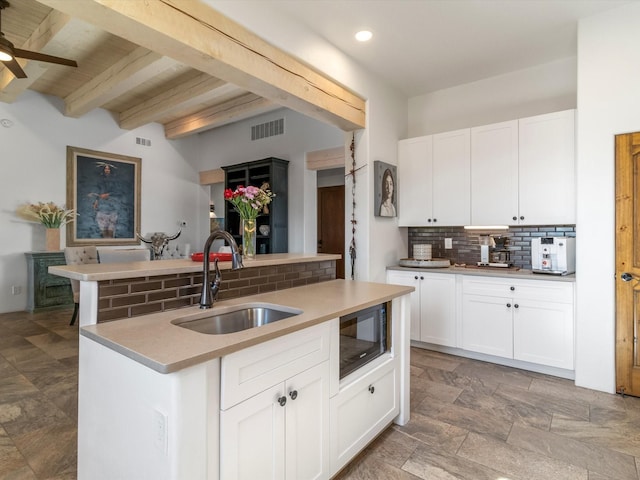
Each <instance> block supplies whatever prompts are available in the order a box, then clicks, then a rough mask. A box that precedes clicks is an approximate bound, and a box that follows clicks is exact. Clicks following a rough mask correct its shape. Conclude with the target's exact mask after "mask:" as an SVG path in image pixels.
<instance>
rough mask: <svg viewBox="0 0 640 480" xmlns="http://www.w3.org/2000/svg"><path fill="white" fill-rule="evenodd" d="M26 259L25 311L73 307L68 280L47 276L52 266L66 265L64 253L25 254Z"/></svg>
mask: <svg viewBox="0 0 640 480" xmlns="http://www.w3.org/2000/svg"><path fill="white" fill-rule="evenodd" d="M25 257H27V271H28V280H27V310H28V311H30V312H37V311H40V310H44V309H50V308H60V307H69V306H72V305H73V292H72V291H71V283H69V279H67V278H63V277H59V276H57V275H51V274H49V267H50V266H52V265H66V262H65V259H64V252H62V251H60V252H26V253H25Z"/></svg>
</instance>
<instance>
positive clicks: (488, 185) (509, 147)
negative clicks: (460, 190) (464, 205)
mask: <svg viewBox="0 0 640 480" xmlns="http://www.w3.org/2000/svg"><path fill="white" fill-rule="evenodd" d="M517 215H518V121H517V120H512V121H509V122H502V123H495V124H493V125H483V126H481V127H475V128H472V129H471V223H472V224H474V225H511V224H513V223H514V221H516V220H517ZM514 217H516V218H515V219H514Z"/></svg>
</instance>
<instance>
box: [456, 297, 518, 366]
mask: <svg viewBox="0 0 640 480" xmlns="http://www.w3.org/2000/svg"><path fill="white" fill-rule="evenodd" d="M512 312H513V301H512V300H511V299H510V298H505V297H490V296H485V295H463V297H462V348H464V349H465V350H470V351H472V352H479V353H486V354H488V355H495V356H497V357H505V358H513V320H512V317H513V314H512Z"/></svg>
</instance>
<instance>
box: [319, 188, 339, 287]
mask: <svg viewBox="0 0 640 480" xmlns="http://www.w3.org/2000/svg"><path fill="white" fill-rule="evenodd" d="M318 253H339V254H340V255H342V258H341V259H340V260H336V278H344V185H338V186H336V187H321V188H318Z"/></svg>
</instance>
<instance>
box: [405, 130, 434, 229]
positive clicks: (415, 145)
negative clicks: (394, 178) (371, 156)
mask: <svg viewBox="0 0 640 480" xmlns="http://www.w3.org/2000/svg"><path fill="white" fill-rule="evenodd" d="M432 145H433V140H432V137H431V136H430V135H429V136H426V137H417V138H409V139H407V140H400V141H399V142H398V185H397V191H398V225H399V226H401V227H421V226H424V225H430V224H431V220H432V218H431V217H432V215H431V212H432V210H433V203H432V187H431V182H432V178H433V172H432V148H433V146H432Z"/></svg>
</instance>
